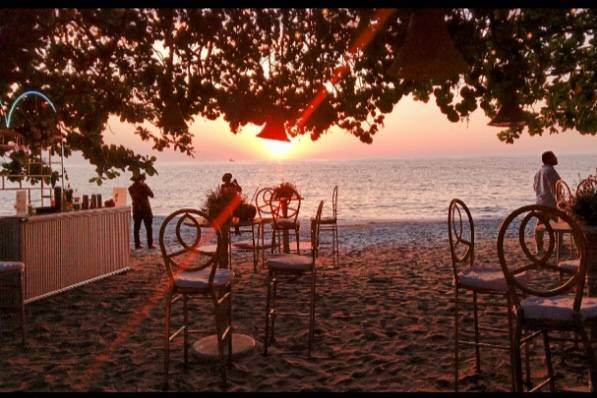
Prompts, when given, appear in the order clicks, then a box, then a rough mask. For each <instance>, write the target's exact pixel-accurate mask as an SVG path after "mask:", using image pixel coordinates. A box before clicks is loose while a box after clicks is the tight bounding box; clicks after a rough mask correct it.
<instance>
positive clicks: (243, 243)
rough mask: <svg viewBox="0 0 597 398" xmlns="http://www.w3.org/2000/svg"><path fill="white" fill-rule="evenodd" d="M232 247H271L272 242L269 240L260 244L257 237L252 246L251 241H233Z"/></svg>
mask: <svg viewBox="0 0 597 398" xmlns="http://www.w3.org/2000/svg"><path fill="white" fill-rule="evenodd" d="M232 247H234V248H236V249H239V250H253V249H271V247H272V244H271V242H264V243H263V244H261V241H260V240H259V239H255V246H253V241H250V240H247V241H240V242H234V243H233V244H232Z"/></svg>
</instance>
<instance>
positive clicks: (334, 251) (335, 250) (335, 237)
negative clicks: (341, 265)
mask: <svg viewBox="0 0 597 398" xmlns="http://www.w3.org/2000/svg"><path fill="white" fill-rule="evenodd" d="M332 255H333V257H334V266H338V258H337V257H338V230H337V228H336V226H335V225H334V226H333V227H332Z"/></svg>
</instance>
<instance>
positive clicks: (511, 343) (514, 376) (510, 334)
mask: <svg viewBox="0 0 597 398" xmlns="http://www.w3.org/2000/svg"><path fill="white" fill-rule="evenodd" d="M506 301H507V305H508V339H509V340H510V373H511V374H510V378H511V381H512V391H515V390H516V381H515V380H516V375H515V374H514V366H515V365H514V361H513V357H512V347H513V346H514V335H513V331H512V329H513V319H512V300H510V296H508V295H506Z"/></svg>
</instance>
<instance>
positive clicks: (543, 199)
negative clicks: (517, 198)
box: [533, 151, 560, 254]
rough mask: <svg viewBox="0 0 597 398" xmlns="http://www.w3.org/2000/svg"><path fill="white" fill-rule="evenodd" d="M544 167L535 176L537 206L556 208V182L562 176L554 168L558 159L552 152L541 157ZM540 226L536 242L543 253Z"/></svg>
mask: <svg viewBox="0 0 597 398" xmlns="http://www.w3.org/2000/svg"><path fill="white" fill-rule="evenodd" d="M541 160H542V161H543V166H541V168H540V169H539V171H537V173H536V174H535V180H534V182H533V188H534V189H535V194H536V195H537V204H538V205H543V206H548V207H554V208H555V207H556V182H557V181H558V180H559V179H560V175H559V174H558V172H557V171H556V169H555V168H554V166H556V165H557V164H558V158H557V157H556V155H555V154H554V153H553V152H552V151H547V152H543V154H542V155H541ZM539 225H540V224H537V227H535V242H536V243H537V253H538V254H541V253H543V232H544V231H543V229H538V227H539Z"/></svg>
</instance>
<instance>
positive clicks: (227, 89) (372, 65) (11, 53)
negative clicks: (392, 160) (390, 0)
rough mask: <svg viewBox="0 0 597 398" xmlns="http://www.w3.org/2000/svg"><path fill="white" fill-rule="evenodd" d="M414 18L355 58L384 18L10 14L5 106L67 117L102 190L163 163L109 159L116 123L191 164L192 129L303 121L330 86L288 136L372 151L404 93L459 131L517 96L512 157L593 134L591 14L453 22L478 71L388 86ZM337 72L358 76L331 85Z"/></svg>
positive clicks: (2, 75)
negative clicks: (432, 104) (331, 137)
mask: <svg viewBox="0 0 597 398" xmlns="http://www.w3.org/2000/svg"><path fill="white" fill-rule="evenodd" d="M411 12H412V10H409V9H400V10H397V11H396V12H395V14H393V16H392V17H391V18H390V19H389V21H387V23H386V24H385V26H383V27H381V28H380V29H379V31H378V32H377V34H376V35H375V36H374V37H373V39H372V41H371V42H370V43H369V45H368V46H366V47H365V48H364V49H363V50H362V51H358V52H357V54H355V55H354V56H352V57H350V56H347V54H348V53H349V49H350V48H351V46H352V45H353V44H354V42H355V41H356V40H357V38H358V37H359V35H360V33H362V32H363V31H364V30H365V29H367V28H368V27H369V26H371V25H375V23H376V21H373V20H371V18H372V16H373V15H374V14H375V10H372V9H191V10H188V9H158V10H154V9H141V10H138V9H99V10H98V9H81V10H76V9H60V10H52V9H44V10H10V9H2V10H0V21H1V22H0V55H1V56H2V60H3V62H2V63H0V96H1V98H2V99H3V101H4V102H6V101H7V100H8V99H9V98H14V96H15V95H16V94H18V93H20V92H22V91H23V90H26V89H30V88H38V89H41V90H43V91H44V92H46V93H47V94H48V95H49V96H50V97H51V98H52V99H53V100H54V102H55V103H56V104H57V105H58V112H59V114H58V116H57V118H58V120H59V124H58V128H59V129H60V131H62V132H63V133H64V134H66V136H67V155H68V154H70V151H73V150H76V151H81V153H82V154H83V156H84V157H85V158H86V159H88V160H89V161H90V162H91V163H92V164H94V165H95V166H96V170H97V173H98V178H113V177H115V176H117V175H118V170H127V169H128V170H130V171H134V170H140V169H143V170H145V171H146V172H147V174H149V175H152V174H154V173H155V170H154V168H153V163H154V161H155V158H154V157H145V156H140V155H138V154H136V153H135V152H134V151H132V150H130V149H127V148H125V147H123V146H115V145H110V146H108V145H106V144H104V142H103V139H102V135H101V133H102V131H104V129H105V128H106V123H107V120H108V117H109V115H117V116H118V117H119V118H120V120H122V121H124V122H129V123H132V124H134V125H135V126H136V127H135V128H136V130H135V133H136V134H137V135H138V136H139V137H140V138H141V139H142V140H150V141H151V142H153V146H154V148H155V149H156V150H162V149H164V148H174V149H175V150H178V151H180V152H182V153H186V154H189V155H192V154H193V153H194V151H195V149H196V148H194V147H193V143H192V135H191V134H190V132H189V130H188V125H189V123H191V122H192V121H193V117H195V116H199V117H203V118H207V119H210V120H214V119H216V118H218V117H220V116H222V117H223V118H224V120H226V122H227V123H228V124H229V126H230V128H231V130H232V131H233V132H234V133H236V132H238V130H239V128H240V127H241V126H244V125H246V124H248V123H255V124H263V122H264V121H265V119H266V118H267V117H268V115H271V114H272V113H273V114H275V115H276V116H277V117H281V118H283V119H285V120H290V121H294V120H298V119H299V118H300V117H301V115H302V114H303V112H304V111H305V110H306V109H307V107H308V106H309V104H310V103H311V101H312V100H313V99H314V98H316V97H317V94H318V93H319V92H320V91H321V90H322V88H323V87H326V88H327V91H328V95H327V96H326V97H325V99H324V100H323V102H321V104H320V105H319V106H318V107H317V108H316V110H315V111H314V113H313V114H312V115H311V117H310V118H309V119H308V120H307V122H306V123H305V124H303V125H300V126H299V127H296V128H294V129H293V130H292V131H291V134H292V135H297V134H310V136H311V138H312V139H313V140H317V139H318V138H319V137H320V136H321V134H323V133H324V132H326V131H327V130H328V129H329V128H330V127H331V126H334V125H335V126H338V127H340V128H342V129H344V130H345V131H347V132H349V133H351V134H353V135H354V136H356V137H358V138H359V139H360V140H361V141H362V142H365V143H370V142H372V139H373V136H374V135H375V134H376V133H377V132H378V131H379V130H380V128H381V127H382V126H383V122H384V117H385V115H386V114H387V113H389V112H391V111H392V109H393V108H394V106H395V105H396V104H397V103H398V102H399V101H400V99H401V98H402V97H404V96H406V95H409V94H411V95H412V96H413V97H414V98H415V99H416V100H419V101H424V102H427V101H428V100H429V98H430V95H431V94H433V95H434V96H435V101H436V104H437V106H438V107H439V108H440V109H441V111H442V112H443V113H444V114H445V115H446V117H447V118H448V119H449V120H450V121H452V122H457V121H460V120H463V119H466V118H467V117H468V116H469V115H470V113H471V112H473V111H474V110H476V109H477V107H481V108H482V109H483V111H484V112H485V114H486V115H487V116H488V117H493V116H494V115H495V114H496V111H497V109H498V108H499V106H500V104H501V103H503V102H504V100H505V99H507V98H508V97H511V96H512V95H515V96H516V98H517V101H518V103H520V104H522V105H523V106H524V107H525V110H526V111H528V112H529V122H528V123H527V125H526V126H519V127H516V128H512V129H507V130H504V131H501V132H499V134H498V137H499V139H500V140H503V141H505V142H510V143H512V142H514V140H515V139H517V138H519V137H520V135H521V134H522V132H523V130H524V129H526V130H527V131H528V133H529V134H531V135H536V134H539V135H540V134H542V133H544V132H548V133H557V132H559V131H560V130H562V131H564V130H567V129H573V128H575V129H577V130H579V131H580V132H581V133H582V134H593V135H594V134H596V132H597V107H596V89H597V77H596V75H595V71H596V70H597V51H596V50H595V41H596V39H595V35H594V33H595V32H594V30H595V26H597V14H596V11H595V10H593V9H590V10H566V9H522V10H508V9H497V10H493V9H450V10H447V20H448V28H449V31H450V33H451V36H452V38H453V41H454V44H455V46H456V48H457V49H458V50H459V51H460V52H461V53H462V55H463V56H464V58H465V59H466V61H467V62H468V63H469V64H470V66H471V68H470V71H469V72H468V73H466V74H465V75H464V76H460V78H459V79H456V78H454V79H452V80H448V81H423V82H421V81H408V80H403V79H393V78H389V77H388V75H387V70H388V69H389V67H390V65H391V64H392V62H393V61H394V58H395V54H396V52H397V50H398V49H399V48H400V46H401V45H402V43H403V42H404V38H405V35H406V31H407V25H408V18H409V16H410V13H411ZM339 67H342V68H346V70H347V73H346V74H345V75H344V77H343V78H342V79H341V80H339V81H338V82H336V83H335V84H331V82H330V80H331V77H332V74H333V73H334V71H335V70H337V68H339ZM27 112H29V113H31V115H29V116H30V117H24V116H23V117H19V118H15V125H14V127H15V129H17V130H18V131H21V132H23V133H27V134H30V133H29V132H30V131H32V127H34V124H35V123H38V121H37V120H39V118H35V117H34V116H35V115H34V114H33V113H34V111H33V110H30V111H27V110H25V111H23V112H22V113H24V114H25V116H26V115H27ZM32 120H34V122H32ZM40 123H41V122H40ZM145 123H151V124H152V125H154V126H156V127H158V128H159V131H160V133H158V134H155V133H152V132H150V131H149V130H148V129H147V128H146V126H145V125H144V124H145ZM38 128H39V129H40V130H43V129H42V128H41V127H38ZM27 139H28V140H29V142H30V143H31V142H33V141H35V139H34V138H33V137H30V136H27ZM37 139H38V140H39V138H37ZM199 145H200V144H199ZM197 149H198V150H199V153H200V149H201V148H200V147H199V148H197Z"/></svg>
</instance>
